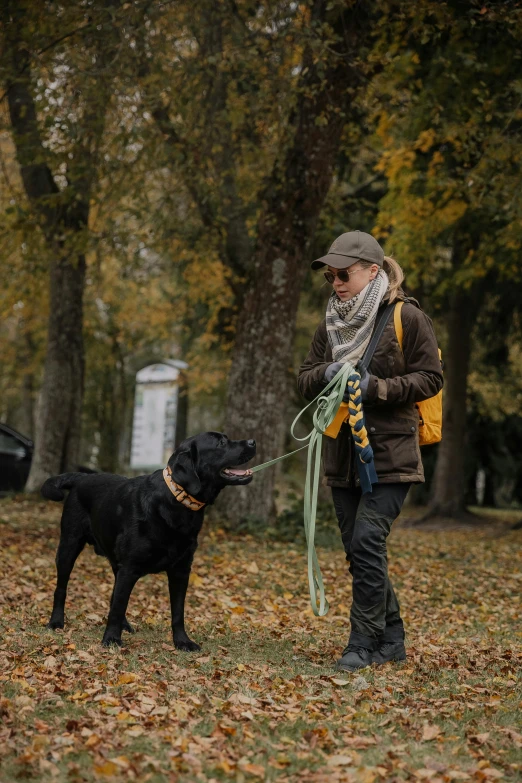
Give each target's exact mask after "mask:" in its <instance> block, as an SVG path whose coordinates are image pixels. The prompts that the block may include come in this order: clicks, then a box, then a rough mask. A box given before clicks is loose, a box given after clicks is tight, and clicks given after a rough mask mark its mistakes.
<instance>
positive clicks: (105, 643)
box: [102, 634, 121, 647]
mask: <svg viewBox="0 0 522 783" xmlns="http://www.w3.org/2000/svg"><path fill="white" fill-rule="evenodd" d="M111 644H115V645H117V646H118V647H121V639H118V637H117V636H112V635H111V634H109V635H108V636H104V637H103V639H102V647H110V646H111Z"/></svg>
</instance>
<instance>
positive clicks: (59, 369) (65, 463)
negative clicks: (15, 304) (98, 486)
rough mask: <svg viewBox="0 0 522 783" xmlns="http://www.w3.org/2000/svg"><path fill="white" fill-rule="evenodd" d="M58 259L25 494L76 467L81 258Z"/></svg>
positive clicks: (81, 361) (81, 365) (80, 379)
mask: <svg viewBox="0 0 522 783" xmlns="http://www.w3.org/2000/svg"><path fill="white" fill-rule="evenodd" d="M75 261H76V262H74V261H71V260H69V259H67V258H64V259H58V260H57V261H55V262H54V263H53V264H52V265H51V269H50V300H49V330H48V343H47V353H46V356H45V364H44V377H43V383H42V388H41V391H40V397H39V400H38V406H37V416H36V427H35V444H36V448H35V451H34V456H33V461H32V464H31V472H30V473H29V477H28V479H27V485H26V490H27V491H28V492H31V491H36V490H38V489H39V488H40V487H41V485H42V483H43V482H44V481H45V479H46V478H48V477H49V476H50V475H53V474H56V473H61V472H64V471H69V470H76V468H77V466H78V457H79V448H80V415H81V404H82V393H83V374H84V350H83V330H82V327H83V303H82V298H83V288H84V279H85V257H84V256H83V255H80V256H79V257H78V258H77V259H76V260H75Z"/></svg>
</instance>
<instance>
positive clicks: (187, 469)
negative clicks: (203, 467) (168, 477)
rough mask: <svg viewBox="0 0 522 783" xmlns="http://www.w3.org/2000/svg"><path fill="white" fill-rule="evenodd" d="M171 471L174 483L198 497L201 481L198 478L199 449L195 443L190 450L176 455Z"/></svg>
mask: <svg viewBox="0 0 522 783" xmlns="http://www.w3.org/2000/svg"><path fill="white" fill-rule="evenodd" d="M171 469H172V478H173V479H174V481H175V482H176V483H177V484H180V485H181V486H182V487H183V489H184V490H185V492H188V493H189V495H197V493H198V492H200V491H201V481H200V480H199V476H198V449H197V446H196V444H195V443H194V442H192V443H191V444H190V448H188V449H184V450H183V451H180V452H179V454H176V459H175V461H174V463H173V464H172V465H171Z"/></svg>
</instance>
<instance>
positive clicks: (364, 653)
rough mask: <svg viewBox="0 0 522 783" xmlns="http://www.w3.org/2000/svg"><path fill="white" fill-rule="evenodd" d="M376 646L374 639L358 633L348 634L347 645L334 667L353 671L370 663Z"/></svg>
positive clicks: (339, 669)
mask: <svg viewBox="0 0 522 783" xmlns="http://www.w3.org/2000/svg"><path fill="white" fill-rule="evenodd" d="M375 647H376V640H375V639H372V638H371V637H369V636H363V635H362V634H360V633H354V631H352V633H351V634H350V638H349V640H348V647H346V648H345V649H344V650H343V654H342V656H341V658H339V660H338V661H337V663H336V665H335V668H336V669H337V670H338V671H345V672H355V671H357V670H358V669H365V668H366V667H367V666H371V665H372V655H373V654H374V650H375Z"/></svg>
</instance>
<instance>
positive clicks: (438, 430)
mask: <svg viewBox="0 0 522 783" xmlns="http://www.w3.org/2000/svg"><path fill="white" fill-rule="evenodd" d="M403 304H404V302H397V304H396V305H395V310H394V311H393V323H394V326H395V334H396V335H397V340H398V342H399V347H400V349H401V351H402V334H403V332H402V320H401V310H402V305H403ZM439 359H440V360H441V364H442V353H441V350H440V348H439ZM415 405H416V407H417V410H418V411H419V418H420V422H419V444H420V445H421V446H429V445H430V444H431V443H439V441H441V440H442V389H441V390H440V392H439V393H438V394H436V395H435V397H430V398H429V399H427V400H423V401H422V402H416V403H415Z"/></svg>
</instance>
